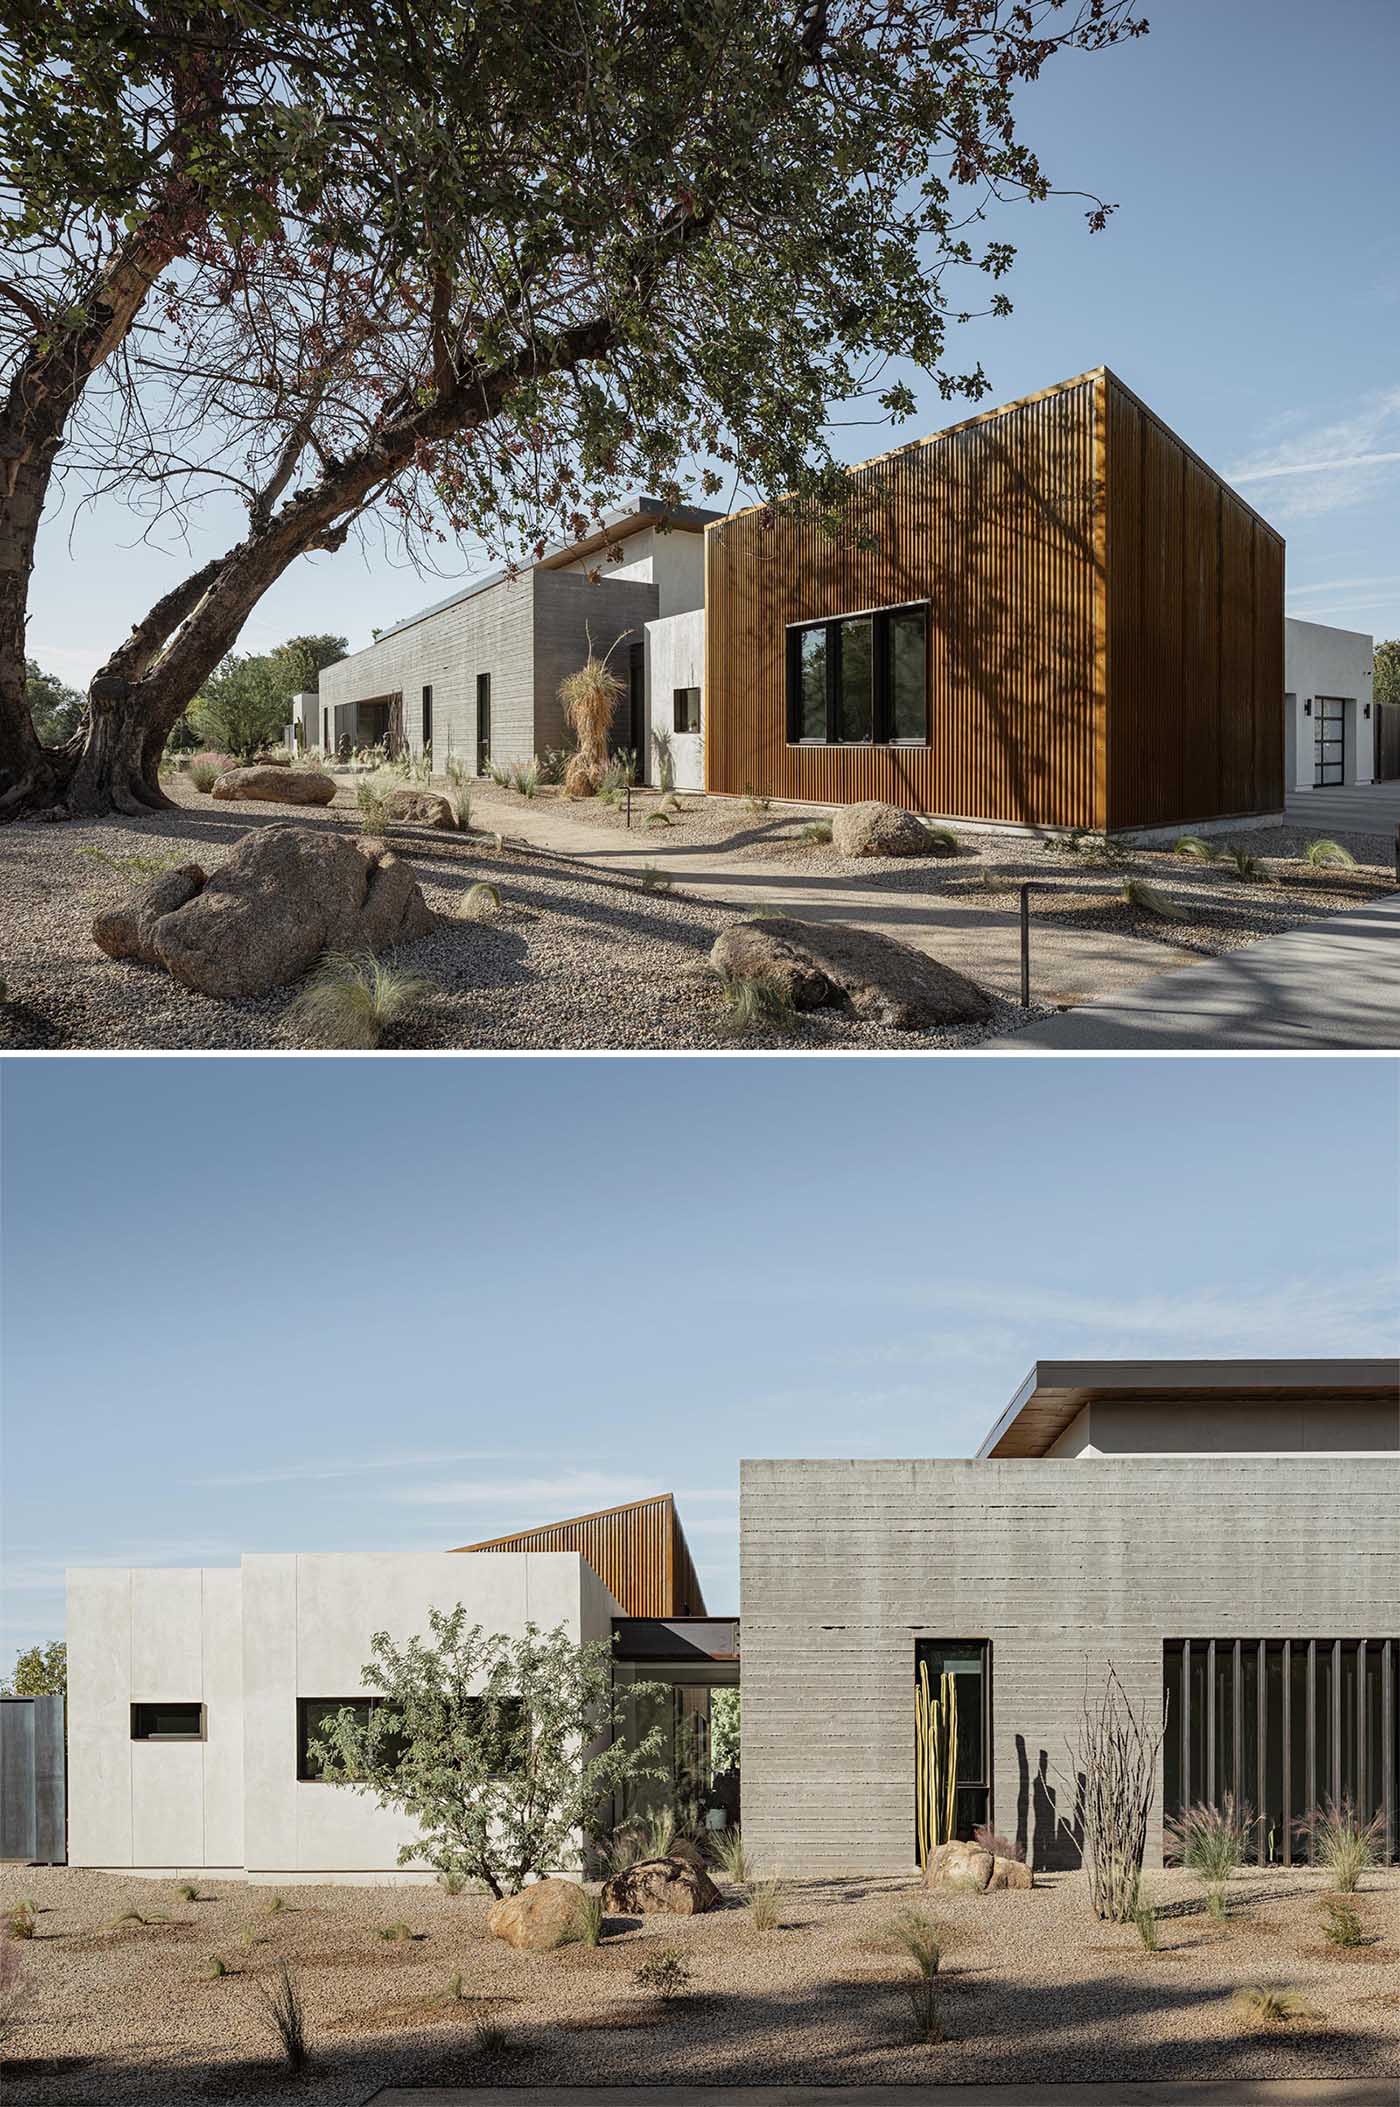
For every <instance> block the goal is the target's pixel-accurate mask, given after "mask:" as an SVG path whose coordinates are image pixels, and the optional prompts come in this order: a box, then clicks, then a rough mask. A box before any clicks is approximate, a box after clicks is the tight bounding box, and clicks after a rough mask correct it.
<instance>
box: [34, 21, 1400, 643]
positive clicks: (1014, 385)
mask: <svg viewBox="0 0 1400 2107" xmlns="http://www.w3.org/2000/svg"><path fill="white" fill-rule="evenodd" d="M1141 11H1143V12H1145V13H1146V14H1147V15H1148V17H1149V19H1150V21H1151V34H1150V35H1149V36H1148V37H1146V38H1145V39H1141V40H1139V41H1137V42H1135V43H1133V44H1130V45H1127V46H1124V47H1122V48H1120V49H1117V50H1114V51H1110V52H1107V53H1104V54H1099V55H1096V56H1094V57H1070V58H1066V59H1062V60H1057V61H1055V62H1053V63H1052V64H1051V65H1050V66H1049V67H1048V68H1047V69H1046V72H1045V74H1044V76H1043V78H1042V80H1041V81H1040V82H1039V83H1037V84H1036V85H1035V86H1034V88H1033V89H1032V90H1031V91H1029V92H1028V93H1027V94H1026V95H1025V96H1024V99H1023V102H1022V104H1021V106H1020V108H1021V118H1020V124H1021V130H1022V132H1023V134H1024V136H1025V137H1026V138H1027V139H1028V140H1029V141H1030V143H1031V144H1032V145H1033V146H1035V147H1036V149H1037V151H1039V152H1040V154H1041V156H1042V159H1043V161H1044V164H1045V167H1046V170H1047V172H1048V173H1049V175H1050V176H1051V177H1052V179H1053V180H1054V181H1056V182H1057V183H1058V184H1059V185H1060V186H1061V187H1062V188H1066V189H1073V188H1085V189H1091V190H1094V191H1096V192H1098V193H1099V194H1100V195H1102V196H1103V197H1105V198H1107V199H1110V200H1113V201H1116V202H1117V204H1118V207H1119V210H1118V212H1117V214H1116V216H1115V217H1114V218H1113V220H1112V221H1111V222H1110V223H1109V227H1108V229H1107V230H1106V231H1105V232H1104V233H1102V234H1100V235H1095V236H1091V235H1089V234H1088V233H1087V231H1086V229H1085V226H1084V220H1083V216H1082V214H1083V208H1082V206H1081V205H1080V204H1079V203H1078V202H1075V201H1073V200H1069V199H1063V200H1057V201H1052V202H1050V203H1048V204H1045V205H1040V206H1035V207H1025V206H1022V207H1016V208H1013V209H1010V210H1008V211H1007V212H1005V213H1004V214H1001V215H1000V216H999V217H998V219H997V221H996V222H995V232H996V233H997V234H998V235H999V236H1000V237H1001V238H1004V239H1008V240H1011V241H1014V242H1016V243H1017V244H1018V246H1019V248H1020V251H1021V254H1020V260H1019V262H1018V264H1017V266H1016V269H1015V270H1014V272H1013V274H1012V276H1011V278H1010V279H1009V280H1008V281H1004V289H1007V290H1009V292H1010V294H1011V297H1012V299H1013V301H1014V302H1015V309H1016V311H1015V313H1014V315H1013V316H1012V317H1011V318H1010V319H1008V320H1002V321H996V322H991V321H988V322H984V323H976V324H972V325H970V326H969V328H968V329H967V330H966V331H965V332H964V333H963V339H962V345H961V348H960V351H959V354H958V364H959V365H960V367H963V368H965V367H967V366H970V365H972V364H975V362H976V361H977V359H978V358H980V359H981V360H982V362H983V364H984V366H985V368H986V371H987V374H988V377H989V379H990V380H991V382H992V390H993V392H992V395H991V397H990V400H991V401H994V402H996V401H1008V400H1012V399H1014V398H1015V397H1017V396H1019V395H1022V394H1027V393H1030V392H1032V391H1034V390H1035V389H1037V388H1041V387H1044V386H1046V385H1048V384H1049V383H1050V382H1052V381H1055V380H1060V379H1065V378H1067V377H1069V376H1070V375H1073V374H1075V373H1079V372H1083V371H1085V370H1086V369H1087V368H1089V367H1091V366H1096V365H1099V364H1107V365H1110V366H1112V367H1114V368H1115V370H1116V371H1117V372H1118V373H1120V374H1121V376H1122V378H1123V379H1124V380H1125V381H1127V382H1128V384H1129V386H1131V387H1133V388H1134V389H1136V390H1137V392H1138V393H1139V394H1141V395H1143V396H1144V397H1145V398H1146V399H1147V400H1148V401H1149V402H1150V403H1151V404H1152V406H1153V407H1154V408H1155V409H1156V410H1157V411H1158V412H1159V413H1160V414H1161V415H1162V416H1163V417H1165V418H1166V420H1167V422H1168V423H1169V424H1171V425H1172V426H1174V428H1175V429H1176V430H1177V431H1179V432H1180V433H1181V435H1182V437H1183V438H1185V439H1186V440H1187V441H1188V442H1189V443H1190V444H1191V445H1192V446H1194V447H1195V448H1196V450H1197V452H1199V453H1201V454H1202V455H1204V457H1205V458H1206V460H1208V461H1209V462H1211V464H1212V465H1213V466H1215V467H1216V468H1218V469H1220V470H1221V471H1223V472H1224V473H1226V474H1228V475H1230V476H1232V478H1233V479H1234V480H1235V481H1236V482H1237V484H1238V486H1239V488H1240V489H1241V491H1242V492H1243V493H1244V495H1246V496H1247V497H1248V498H1249V499H1250V500H1251V502H1252V503H1253V504H1254V505H1255V506H1256V507H1257V508H1258V509H1259V510H1260V511H1261V512H1263V513H1264V514H1265V515H1266V516H1267V517H1268V518H1269V519H1271V520H1272V521H1274V523H1275V524H1276V525H1277V526H1279V527H1280V528H1281V529H1282V531H1283V532H1284V534H1285V535H1286V537H1287V540H1288V595H1289V597H1288V605H1289V611H1290V612H1292V613H1295V614H1301V615H1305V616H1308V617H1309V618H1311V619H1313V620H1317V621H1328V622H1336V623H1338V624H1340V625H1341V626H1342V627H1344V628H1347V627H1349V628H1358V629H1365V630H1369V631H1371V632H1372V633H1373V634H1375V635H1377V636H1396V635H1400V214H1397V211H1396V181H1395V167H1394V139H1395V103H1394V96H1395V81H1396V79H1397V77H1400V6H1397V5H1396V0H1328V4H1327V5H1326V6H1323V7H1319V6H1318V5H1317V4H1316V0H1156V4H1153V0H1143V6H1142V10H1141ZM978 283H979V285H981V286H982V287H983V289H984V290H985V282H984V281H978ZM915 378H916V381H917V376H916V377H915ZM952 414H956V412H954V413H952ZM949 421H950V412H949V410H948V409H947V407H946V406H945V405H944V404H942V403H941V402H940V401H939V399H938V397H937V394H936V391H934V390H933V389H932V388H930V387H928V386H925V387H924V388H923V389H922V391H921V401H920V409H919V413H918V415H917V416H916V417H915V418H914V419H913V420H912V421H911V422H909V423H908V424H906V425H904V426H903V427H902V428H901V429H900V432H899V434H898V435H897V436H899V437H902V438H913V437H915V436H917V435H918V434H919V433H920V432H924V431H931V430H937V429H938V428H939V427H940V426H941V425H943V424H945V423H947V422H949ZM839 438H840V449H839V450H840V451H841V453H842V454H843V456H844V457H845V458H848V459H853V460H854V459H860V458H862V457H863V456H865V455H867V454H870V453H874V452H878V451H880V450H881V448H882V446H883V445H885V444H886V443H888V439H889V434H888V433H885V432H881V431H879V430H872V429H871V428H870V427H869V426H868V425H864V426H852V427H851V428H848V429H843V430H842V432H841V433H840V435H839ZM1280 471H1283V472H1280ZM241 531H242V529H241V526H240V523H239V515H238V514H237V513H236V512H235V511H233V510H232V509H231V508H227V509H223V510H221V511H211V512H210V513H208V514H206V515H205V516H204V518H203V519H202V521H201V522H200V523H199V524H198V525H197V527H196V529H195V531H194V533H193V537H192V541H191V544H190V546H189V547H188V548H187V549H182V548H181V547H179V546H178V545H177V544H175V543H174V542H173V540H172V541H171V542H170V543H169V544H168V545H167V547H166V548H164V549H151V548H146V547H142V546H139V545H138V544H137V531H136V528H135V526H134V525H133V523H132V521H131V520H130V518H129V517H128V516H127V515H126V514H124V513H123V512H121V511H120V510H119V509H117V508H116V507H113V506H111V505H103V506H100V507H99V508H97V509H96V510H95V511H93V512H91V513H84V514H82V515H80V516H77V517H74V516H73V515H72V514H69V515H67V516H65V517H62V518H59V519H55V520H54V521H52V522H51V523H50V524H49V526H48V527H47V528H46V529H45V533H44V536H43V540H42V543H41V551H40V562H39V566H38V570H37V574H36V577H35V581H34V595H33V602H32V606H33V616H32V622H31V628H30V650H31V654H32V655H33V656H35V657H37V658H38V659H39V660H40V662H41V663H42V664H43V665H45V666H46V667H48V668H49V669H50V670H51V671H53V672H55V673H57V674H59V675H60V676H61V677H62V678H64V679H66V680H69V681H71V682H74V683H81V682H83V681H85V680H86V679H87V677H88V675H89V674H90V673H91V672H92V670H93V668H94V667H95V666H96V665H98V664H99V663H100V662H101V660H102V659H103V658H104V657H105V655H106V654H107V652H108V651H109V650H110V649H111V648H112V646H113V645H114V644H115V643H116V642H118V641H119V640H120V638H121V637H122V636H123V635H124V634H125V632H126V630H127V629H128V628H129V626H130V624H131V623H132V621H133V620H134V619H135V618H136V617H137V615H138V614H141V613H144V612H145V610H146V608H147V607H148V606H149V605H150V603H151V602H152V601H153V600H154V599H155V598H156V597H157V596H158V594H159V593H161V592H162V591H164V590H165V589H166V588H167V587H168V586H169V585H170V584H171V583H173V582H174V580H175V578H176V577H177V576H183V575H184V573H185V571H186V569H188V568H190V567H192V566H193V564H194V563H196V562H200V561H203V560H204V559H205V558H206V557H208V556H210V555H213V554H215V553H217V551H219V550H221V549H223V548H225V547H227V546H228V543H229V541H230V539H235V538H236V537H237V535H238V533H239V532H241ZM473 564H474V566H475V568H477V569H480V567H481V566H480V562H479V558H473V557H472V552H469V551H464V552H463V553H462V562H461V564H460V566H459V565H456V564H454V563H452V562H448V563H446V564H445V565H444V571H443V575H444V576H446V577H448V578H455V577H458V576H461V575H464V574H465V573H466V571H467V570H468V569H470V568H472V567H473ZM441 590H442V587H441V585H440V584H439V583H438V582H437V580H436V579H431V580H423V579H420V578H418V577H416V576H415V575H414V573H413V572H412V571H410V570H408V569H407V568H406V567H405V566H404V564H403V562H402V560H401V559H399V558H397V557H396V556H394V555H393V554H392V553H388V552H386V550H385V549H384V547H383V546H382V545H381V543H380V540H379V537H378V536H375V535H372V536H371V537H370V546H369V549H368V551H367V552H365V551H361V550H360V549H358V548H356V547H354V546H347V547H346V548H345V549H344V550H342V551H341V552H340V553H339V554H338V555H336V556H334V557H330V556H319V557H316V558H311V559H307V558H303V559H302V560H301V561H300V562H299V563H298V564H297V565H296V566H295V567H294V569H293V570H292V571H291V572H289V573H288V574H287V576H286V577H285V578H284V579H283V580H282V581H281V583H280V584H279V585H278V586H277V587H276V588H275V589H274V590H273V591H272V592H271V593H269V594H268V596H267V597H266V598H265V600H264V601H263V602H262V604H261V606H260V607H259V608H258V609H257V610H256V612H255V613H254V615H253V617H252V618H251V620H250V621H249V623H248V626H247V628H246V630H245V632H244V636H243V640H242V642H243V648H245V649H249V650H258V649H266V648H267V647H268V646H269V645H271V644H274V643H276V642H278V641H279V640H280V639H281V638H283V637H284V636H287V635H290V634H292V633H294V632H300V631H308V630H329V631H331V632H333V633H340V634H344V635H346V636H348V638H349V640H350V643H351V645H352V647H355V648H358V647H359V646H360V645H362V644H365V643H367V642H368V641H369V638H370V631H371V629H372V628H375V627H381V628H382V627H384V626H386V625H387V624H388V623H390V622H392V621H394V620H395V619H397V618H399V617H402V616H404V615H407V614H410V613H412V612H413V611H414V609H415V608H416V607H419V606H422V605H425V604H427V603H428V602H430V601H431V600H433V599H435V598H437V597H439V596H440V593H441Z"/></svg>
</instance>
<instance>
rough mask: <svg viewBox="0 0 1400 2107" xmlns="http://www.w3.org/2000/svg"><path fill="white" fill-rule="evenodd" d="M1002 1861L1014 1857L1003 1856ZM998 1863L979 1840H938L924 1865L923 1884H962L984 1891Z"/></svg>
mask: <svg viewBox="0 0 1400 2107" xmlns="http://www.w3.org/2000/svg"><path fill="white" fill-rule="evenodd" d="M1002 1863H1003V1864H1004V1865H1009V1864H1010V1863H1011V1861H1010V1860H1009V1859H1003V1861H1002ZM995 1864H996V1860H995V1859H994V1858H993V1857H992V1854H991V1852H990V1851H984V1850H983V1849H982V1847H981V1845H980V1844H960V1843H951V1844H935V1845H934V1848H933V1849H932V1851H930V1853H929V1860H928V1864H927V1866H926V1867H925V1868H924V1886H925V1887H927V1888H963V1889H966V1890H968V1891H969V1892H970V1893H973V1894H977V1895H981V1894H985V1892H986V1890H987V1888H988V1886H989V1885H990V1884H991V1878H992V1868H993V1866H994V1865H995Z"/></svg>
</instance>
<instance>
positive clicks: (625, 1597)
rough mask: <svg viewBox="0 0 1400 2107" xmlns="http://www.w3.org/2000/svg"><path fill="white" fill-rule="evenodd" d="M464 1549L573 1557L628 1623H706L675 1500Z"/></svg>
mask: <svg viewBox="0 0 1400 2107" xmlns="http://www.w3.org/2000/svg"><path fill="white" fill-rule="evenodd" d="M456 1549H457V1550H459V1551H576V1552H578V1553H579V1555H580V1557H582V1558H585V1559H586V1560H587V1561H588V1563H589V1565H590V1566H591V1567H592V1568H593V1570H594V1572H595V1573H596V1574H597V1576H598V1578H599V1579H600V1580H601V1581H602V1583H603V1585H604V1587H605V1588H608V1589H610V1590H611V1592H612V1594H613V1595H614V1596H615V1597H616V1599H617V1600H618V1601H619V1602H620V1603H621V1604H622V1608H623V1612H624V1614H625V1615H627V1616H629V1617H703V1616H705V1615H706V1614H707V1612H706V1609H705V1598H704V1595H703V1594H702V1593H701V1589H700V1582H699V1579H698V1577H697V1575H696V1571H695V1562H694V1560H693V1559H692V1558H691V1555H690V1546H689V1545H688V1544H687V1542H686V1540H685V1531H684V1530H683V1529H682V1527H681V1520H680V1516H679V1515H678V1514H677V1513H676V1502H675V1496H674V1494H672V1493H669V1492H659V1493H653V1494H652V1495H651V1496H650V1497H649V1498H648V1499H644V1500H627V1501H624V1502H623V1503H622V1505H621V1506H618V1507H600V1508H599V1509H598V1510H597V1511H596V1512H595V1513H593V1514H578V1515H573V1516H571V1517H570V1518H569V1519H568V1520H567V1521H563V1522H545V1523H543V1524H541V1526H540V1527H539V1528H536V1529H520V1530H517V1531H515V1533H514V1534H513V1535H511V1536H493V1537H489V1538H487V1539H486V1540H485V1541H484V1542H482V1543H479V1544H458V1545H457V1546H456Z"/></svg>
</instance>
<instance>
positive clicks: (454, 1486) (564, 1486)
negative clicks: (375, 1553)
mask: <svg viewBox="0 0 1400 2107" xmlns="http://www.w3.org/2000/svg"><path fill="white" fill-rule="evenodd" d="M660 1476H661V1474H660V1473H659V1472H658V1473H655V1474H652V1475H650V1476H648V1477H646V1478H638V1477H632V1476H624V1475H621V1474H616V1475H615V1474H612V1473H608V1472H603V1471H572V1472H565V1473H563V1474H561V1475H560V1476H559V1477H554V1478H515V1479H504V1480H503V1479H491V1478H464V1479H457V1480H448V1481H445V1482H437V1483H434V1484H431V1485H412V1486H404V1487H401V1488H399V1489H397V1490H395V1491H393V1492H391V1493H389V1494H388V1495H387V1497H388V1498H390V1499H393V1500H400V1501H404V1502H406V1503H407V1504H409V1505H410V1506H414V1507H459V1508H464V1509H468V1508H469V1509H475V1510H479V1509H482V1508H501V1507H510V1508H519V1509H523V1510H528V1511H529V1512H530V1513H532V1514H534V1515H535V1518H536V1520H537V1521H539V1522H548V1521H551V1520H558V1519H559V1518H560V1516H561V1515H563V1514H568V1513H573V1512H584V1511H587V1510H590V1509H592V1508H596V1507H620V1506H621V1505H622V1503H623V1502H624V1501H625V1500H643V1499H647V1498H649V1497H650V1496H651V1495H652V1494H654V1493H658V1492H666V1491H669V1490H671V1488H670V1487H668V1486H666V1485H665V1484H659V1483H658V1482H657V1480H658V1478H659V1477H660ZM733 1498H734V1492H733V1488H732V1487H714V1488H709V1487H699V1488H694V1487H693V1488H691V1489H689V1490H687V1491H682V1490H680V1489H679V1488H677V1489H676V1500H677V1502H678V1503H680V1502H690V1503H692V1504H695V1505H699V1504H700V1503H701V1502H703V1501H708V1500H732V1499H733ZM522 1526H530V1525H528V1524H526V1525H522Z"/></svg>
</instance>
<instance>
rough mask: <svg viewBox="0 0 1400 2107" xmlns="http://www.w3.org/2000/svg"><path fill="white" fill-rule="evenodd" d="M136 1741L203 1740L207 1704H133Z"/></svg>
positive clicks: (132, 1713) (132, 1732) (133, 1724)
mask: <svg viewBox="0 0 1400 2107" xmlns="http://www.w3.org/2000/svg"><path fill="white" fill-rule="evenodd" d="M131 1738H132V1740H133V1741H203V1739H204V1707H203V1705H193V1704H191V1705H186V1704H169V1705H167V1704H153V1705H133V1706H132V1708H131Z"/></svg>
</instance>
